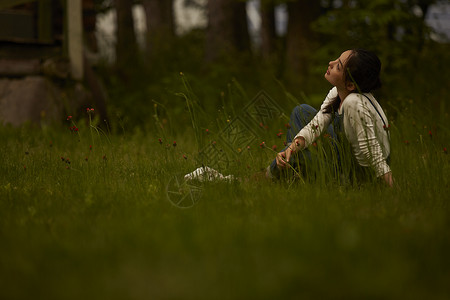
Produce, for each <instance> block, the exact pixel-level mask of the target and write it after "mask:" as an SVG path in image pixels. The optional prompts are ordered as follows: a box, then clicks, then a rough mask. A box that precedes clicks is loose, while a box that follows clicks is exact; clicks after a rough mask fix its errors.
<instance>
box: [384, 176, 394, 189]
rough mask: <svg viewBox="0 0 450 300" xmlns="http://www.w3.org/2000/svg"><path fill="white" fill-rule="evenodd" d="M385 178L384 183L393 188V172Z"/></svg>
mask: <svg viewBox="0 0 450 300" xmlns="http://www.w3.org/2000/svg"><path fill="white" fill-rule="evenodd" d="M381 177H382V178H383V181H384V183H386V185H387V186H389V187H392V186H393V185H394V179H393V178H392V172H388V173H386V174H384V175H383V176H381Z"/></svg>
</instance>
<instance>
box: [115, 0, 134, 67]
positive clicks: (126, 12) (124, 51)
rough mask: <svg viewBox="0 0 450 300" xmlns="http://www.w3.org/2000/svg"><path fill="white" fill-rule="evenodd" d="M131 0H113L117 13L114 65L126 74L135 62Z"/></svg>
mask: <svg viewBox="0 0 450 300" xmlns="http://www.w3.org/2000/svg"><path fill="white" fill-rule="evenodd" d="M132 4H133V1H132V0H115V5H116V13H117V43H116V67H117V69H118V71H119V73H122V74H123V75H126V74H127V73H128V70H129V69H131V68H133V66H135V65H136V62H137V54H138V47H137V42H136V34H135V32H134V22H133V15H132V11H131V8H132Z"/></svg>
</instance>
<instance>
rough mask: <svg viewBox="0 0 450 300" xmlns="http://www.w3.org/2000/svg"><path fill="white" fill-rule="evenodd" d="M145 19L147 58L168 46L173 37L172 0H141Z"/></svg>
mask: <svg viewBox="0 0 450 300" xmlns="http://www.w3.org/2000/svg"><path fill="white" fill-rule="evenodd" d="M143 5H144V10H145V17H146V21H147V35H146V47H147V58H148V59H151V58H152V57H154V56H155V55H157V53H159V52H161V51H164V49H166V48H167V47H168V46H170V41H171V40H172V39H173V37H174V27H175V26H174V16H173V0H143Z"/></svg>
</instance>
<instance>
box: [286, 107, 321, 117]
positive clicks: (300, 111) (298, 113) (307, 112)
mask: <svg viewBox="0 0 450 300" xmlns="http://www.w3.org/2000/svg"><path fill="white" fill-rule="evenodd" d="M316 112H317V111H316V110H315V109H314V108H313V107H312V106H311V105H308V104H300V105H297V106H296V107H294V109H293V110H292V113H291V120H295V119H301V120H305V119H308V118H309V117H310V116H311V115H314V114H315V113H316Z"/></svg>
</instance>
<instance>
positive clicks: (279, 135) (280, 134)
mask: <svg viewBox="0 0 450 300" xmlns="http://www.w3.org/2000/svg"><path fill="white" fill-rule="evenodd" d="M282 135H283V133H282V132H281V131H280V132H278V133H277V137H279V138H280V139H281V136H282Z"/></svg>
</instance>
